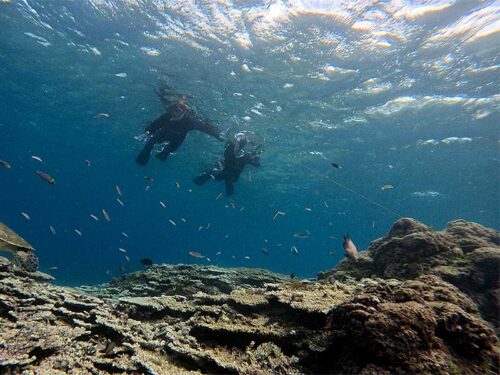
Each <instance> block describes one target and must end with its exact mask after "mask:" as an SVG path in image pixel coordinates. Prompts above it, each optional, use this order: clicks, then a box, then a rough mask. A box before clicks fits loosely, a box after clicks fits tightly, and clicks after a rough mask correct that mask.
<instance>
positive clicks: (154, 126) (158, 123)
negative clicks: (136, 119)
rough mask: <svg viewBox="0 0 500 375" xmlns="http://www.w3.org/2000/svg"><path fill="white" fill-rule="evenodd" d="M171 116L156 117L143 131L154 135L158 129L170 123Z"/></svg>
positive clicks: (167, 114) (165, 114)
mask: <svg viewBox="0 0 500 375" xmlns="http://www.w3.org/2000/svg"><path fill="white" fill-rule="evenodd" d="M170 117H171V115H170V114H169V113H164V114H162V115H161V116H160V117H158V118H157V119H156V120H154V121H153V122H151V123H150V124H149V125H148V126H146V129H145V131H147V132H148V133H149V134H154V133H156V132H157V131H158V129H160V128H162V127H164V126H165V125H167V124H168V123H169V121H170Z"/></svg>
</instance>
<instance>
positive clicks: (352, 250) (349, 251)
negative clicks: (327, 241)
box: [342, 233, 358, 262]
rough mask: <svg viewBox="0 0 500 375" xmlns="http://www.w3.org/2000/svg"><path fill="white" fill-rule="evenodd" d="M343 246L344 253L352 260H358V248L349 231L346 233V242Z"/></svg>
mask: <svg viewBox="0 0 500 375" xmlns="http://www.w3.org/2000/svg"><path fill="white" fill-rule="evenodd" d="M342 246H344V255H345V256H346V257H347V258H349V259H350V260H353V261H355V262H357V260H358V249H357V248H356V245H354V242H352V240H351V237H349V235H348V234H347V233H346V234H345V235H344V243H343V244H342Z"/></svg>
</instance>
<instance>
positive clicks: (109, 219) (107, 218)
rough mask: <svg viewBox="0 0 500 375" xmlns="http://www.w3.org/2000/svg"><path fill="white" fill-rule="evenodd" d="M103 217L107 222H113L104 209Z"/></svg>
mask: <svg viewBox="0 0 500 375" xmlns="http://www.w3.org/2000/svg"><path fill="white" fill-rule="evenodd" d="M102 216H104V218H105V219H106V221H111V218H110V217H109V214H108V211H106V210H105V209H104V208H103V209H102Z"/></svg>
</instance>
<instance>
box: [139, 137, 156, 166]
mask: <svg viewBox="0 0 500 375" xmlns="http://www.w3.org/2000/svg"><path fill="white" fill-rule="evenodd" d="M153 146H154V142H151V141H149V142H148V143H146V144H145V145H144V148H143V149H142V151H141V152H140V153H139V155H138V156H137V159H135V160H136V161H137V163H138V164H140V165H146V164H147V163H148V161H149V156H150V155H151V151H152V150H153Z"/></svg>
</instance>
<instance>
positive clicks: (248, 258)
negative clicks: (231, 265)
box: [243, 255, 251, 260]
mask: <svg viewBox="0 0 500 375" xmlns="http://www.w3.org/2000/svg"><path fill="white" fill-rule="evenodd" d="M243 259H246V260H250V259H251V258H250V257H249V256H248V255H247V256H244V257H243Z"/></svg>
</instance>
